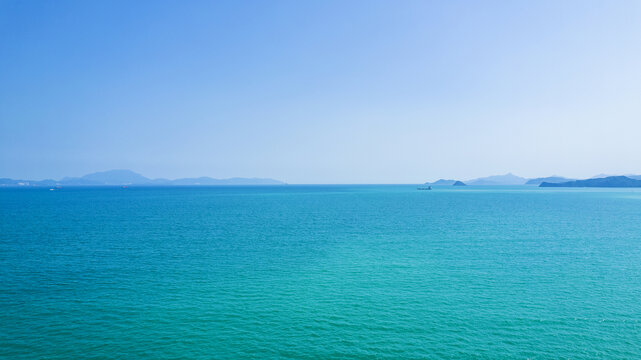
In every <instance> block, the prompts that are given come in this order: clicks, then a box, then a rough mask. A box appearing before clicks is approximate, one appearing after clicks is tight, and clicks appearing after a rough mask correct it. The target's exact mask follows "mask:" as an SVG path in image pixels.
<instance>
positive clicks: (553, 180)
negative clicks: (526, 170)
mask: <svg viewBox="0 0 641 360" xmlns="http://www.w3.org/2000/svg"><path fill="white" fill-rule="evenodd" d="M574 180H576V179H568V178H564V177H563V176H548V177H540V178H534V179H530V180H528V181H527V182H526V183H525V185H541V184H542V183H544V182H546V183H553V184H555V183H562V182H568V181H574Z"/></svg>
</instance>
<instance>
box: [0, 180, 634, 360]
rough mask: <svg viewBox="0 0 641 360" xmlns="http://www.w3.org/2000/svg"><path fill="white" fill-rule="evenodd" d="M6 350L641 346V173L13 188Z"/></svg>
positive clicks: (2, 269) (240, 354)
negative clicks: (497, 183)
mask: <svg viewBox="0 0 641 360" xmlns="http://www.w3.org/2000/svg"><path fill="white" fill-rule="evenodd" d="M0 358H2V359H74V358H82V359H124V358H132V359H133V358H136V359H248V358H256V359H277V358H291V359H329V358H334V359H356V358H362V359H370V358H377V359H528V358H529V359H639V358H641V191H640V190H638V189H541V188H530V187H512V188H509V187H476V188H475V187H466V188H451V187H435V188H434V190H433V191H417V190H416V187H414V186H284V187H208V188H200V187H194V188H128V189H121V188H63V189H60V190H56V191H48V189H0Z"/></svg>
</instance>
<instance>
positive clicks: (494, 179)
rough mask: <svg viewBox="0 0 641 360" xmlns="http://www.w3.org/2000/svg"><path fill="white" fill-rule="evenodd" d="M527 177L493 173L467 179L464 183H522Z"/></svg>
mask: <svg viewBox="0 0 641 360" xmlns="http://www.w3.org/2000/svg"><path fill="white" fill-rule="evenodd" d="M527 181H528V179H526V178H523V177H520V176H516V175H514V174H512V173H507V174H505V175H493V176H487V177H482V178H478V179H472V180H468V181H466V182H465V183H466V184H468V185H476V186H478V185H484V186H485V185H524V184H525V183H526V182H527Z"/></svg>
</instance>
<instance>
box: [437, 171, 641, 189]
mask: <svg viewBox="0 0 641 360" xmlns="http://www.w3.org/2000/svg"><path fill="white" fill-rule="evenodd" d="M623 178H625V179H628V180H633V181H632V182H631V181H627V180H625V179H623ZM603 179H609V180H607V181H603ZM591 180H596V181H591ZM636 180H639V181H641V175H625V176H611V175H605V174H600V175H596V176H594V177H592V178H590V179H587V180H577V179H570V178H565V177H562V176H548V177H539V178H533V179H526V178H523V177H520V176H516V175H514V174H512V173H507V174H505V175H493V176H487V177H482V178H477V179H472V180H467V181H465V184H466V185H475V186H492V185H503V186H505V185H533V186H542V187H552V186H554V187H561V186H573V187H574V186H590V187H592V186H603V187H614V184H619V185H618V186H617V187H619V186H621V187H630V186H635V187H636V185H634V184H636V183H635V182H634V181H636ZM455 183H457V180H446V179H440V180H437V181H435V182H432V183H430V182H426V183H425V184H426V185H445V186H452V185H454V184H455ZM461 183H462V182H461ZM543 184H545V185H543ZM596 184H603V185H596ZM626 184H627V185H626Z"/></svg>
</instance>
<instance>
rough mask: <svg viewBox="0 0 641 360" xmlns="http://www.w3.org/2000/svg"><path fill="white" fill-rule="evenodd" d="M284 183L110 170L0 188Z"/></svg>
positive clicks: (5, 182) (4, 181)
mask: <svg viewBox="0 0 641 360" xmlns="http://www.w3.org/2000/svg"><path fill="white" fill-rule="evenodd" d="M284 184H285V183H284V182H282V181H278V180H274V179H264V178H239V177H236V178H229V179H214V178H210V177H199V178H183V179H175V180H169V179H150V178H147V177H145V176H142V175H140V174H138V173H135V172H133V171H131V170H109V171H101V172H96V173H92V174H87V175H85V176H81V177H65V178H63V179H61V180H51V179H47V180H14V179H8V178H0V186H122V185H134V186H136V185H139V186H189V185H192V186H195V185H284Z"/></svg>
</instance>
